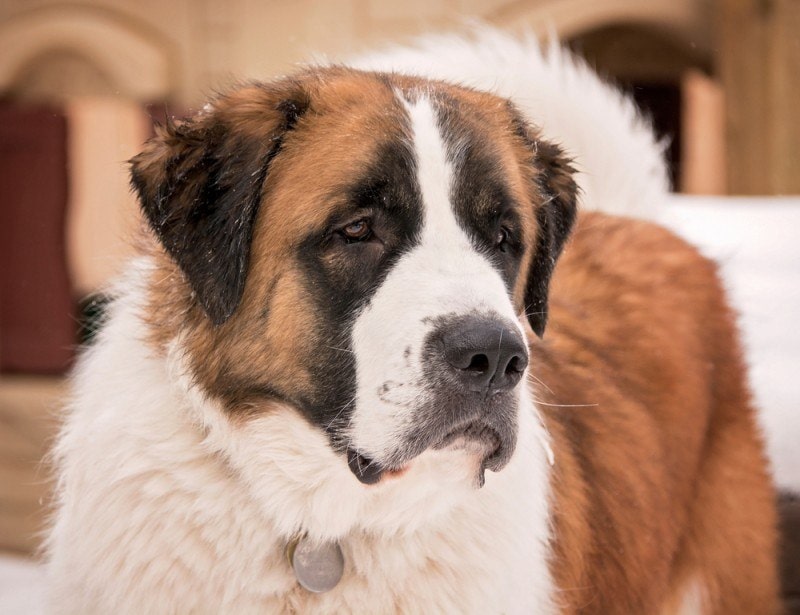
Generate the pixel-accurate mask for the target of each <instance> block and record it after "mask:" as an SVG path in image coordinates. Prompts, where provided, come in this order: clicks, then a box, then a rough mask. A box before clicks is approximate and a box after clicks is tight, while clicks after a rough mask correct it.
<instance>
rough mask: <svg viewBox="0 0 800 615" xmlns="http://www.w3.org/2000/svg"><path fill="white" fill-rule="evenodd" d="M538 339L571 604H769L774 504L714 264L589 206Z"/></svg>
mask: <svg viewBox="0 0 800 615" xmlns="http://www.w3.org/2000/svg"><path fill="white" fill-rule="evenodd" d="M550 301H551V321H550V326H549V327H550V328H549V331H548V334H547V335H546V336H545V340H544V341H543V342H540V341H538V340H536V339H535V338H532V340H531V349H532V352H533V355H532V359H531V367H532V373H533V374H534V376H535V378H536V381H537V382H536V383H535V387H536V389H537V398H538V399H540V400H541V401H542V402H544V404H552V405H542V406H541V407H542V409H543V411H544V413H545V417H546V422H547V426H548V428H549V429H550V431H551V433H552V435H553V438H554V449H555V454H556V464H555V478H554V487H555V499H554V515H555V519H554V528H555V536H556V542H555V553H554V557H553V563H552V566H553V571H554V573H555V575H556V580H557V585H558V587H560V589H561V593H560V599H561V600H562V603H563V605H564V611H565V612H567V613H575V612H582V613H589V612H591V613H626V614H627V613H658V612H660V608H662V605H664V604H671V605H672V606H673V607H675V606H677V604H679V603H680V600H681V598H682V594H683V592H684V591H685V590H687V589H688V588H689V584H690V583H691V582H697V583H698V587H699V588H701V590H702V591H703V592H704V594H705V598H706V600H705V605H706V609H707V610H706V611H705V612H707V613H720V614H723V613H724V614H726V615H727V614H737V613H740V614H742V615H745V614H757V613H776V612H777V611H778V604H777V602H776V596H777V582H776V569H775V540H776V535H775V532H776V530H775V523H776V519H775V509H774V501H773V491H772V486H771V483H770V478H769V475H768V472H767V464H766V460H765V458H764V453H763V447H762V442H761V438H760V436H759V434H758V430H757V427H756V423H755V415H754V410H753V407H752V404H751V401H750V397H749V393H748V391H747V388H746V375H745V369H744V365H743V361H742V356H741V350H740V348H739V346H738V343H737V341H736V330H735V325H734V317H733V315H732V313H731V312H730V310H729V309H728V307H727V305H726V304H725V301H724V297H723V293H722V290H721V288H720V284H719V281H718V279H717V276H716V271H715V268H714V266H713V265H712V264H711V263H710V262H709V261H707V260H706V259H704V258H702V257H701V256H700V255H699V254H698V253H697V252H696V251H695V250H694V249H693V248H691V247H689V246H687V245H686V244H685V243H683V242H682V241H680V240H679V239H677V238H675V237H674V236H672V235H671V234H670V233H668V232H666V231H664V230H663V229H661V228H658V227H655V226H652V225H649V224H646V223H642V222H635V221H631V220H624V219H617V218H610V217H607V216H604V215H601V214H586V215H584V216H582V218H581V220H580V223H579V225H578V228H577V229H576V232H575V235H574V237H573V240H572V243H571V245H570V246H569V247H568V248H567V249H566V250H565V253H564V255H563V256H562V260H561V261H560V263H559V265H558V266H557V269H556V274H555V277H554V280H553V286H552V290H551V295H550Z"/></svg>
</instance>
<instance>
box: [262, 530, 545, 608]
mask: <svg viewBox="0 0 800 615" xmlns="http://www.w3.org/2000/svg"><path fill="white" fill-rule="evenodd" d="M467 526H468V524H463V523H458V522H456V523H455V524H454V527H451V528H450V531H448V530H447V529H446V528H443V529H442V530H440V531H430V532H422V533H420V535H417V536H408V537H403V538H400V537H398V538H395V539H392V540H374V539H369V538H365V537H360V538H351V539H350V540H348V541H347V542H346V543H344V544H343V545H342V546H343V549H342V550H343V552H344V555H345V571H344V575H343V577H342V579H341V581H340V582H339V584H338V585H337V586H336V587H335V588H334V589H333V590H331V591H329V592H326V593H324V594H313V593H311V592H308V591H306V590H304V589H302V588H300V587H299V586H297V585H296V584H295V583H294V579H293V578H292V575H291V572H290V571H289V569H288V568H287V569H286V579H285V582H286V586H291V589H290V590H289V591H287V592H285V593H281V594H280V595H278V596H275V600H274V601H270V602H272V604H270V605H268V606H269V607H270V610H275V611H280V612H286V613H293V612H294V613H307V612H313V613H341V612H369V613H396V612H403V613H430V612H439V613H517V612H519V613H523V612H524V613H530V612H536V613H546V612H548V611H549V597H550V596H549V591H547V590H548V589H549V588H548V587H547V585H549V582H548V581H547V580H546V579H542V578H537V575H539V574H540V566H539V565H538V564H539V563H538V562H536V561H534V558H535V557H536V554H537V553H538V552H539V549H538V548H537V545H536V544H535V541H534V540H533V537H530V536H528V537H525V536H519V535H517V536H514V535H513V534H514V532H513V528H509V527H508V526H506V527H505V528H502V527H496V528H494V530H496V531H486V529H485V528H484V529H479V528H477V527H476V528H474V532H466V531H463V530H466V529H467ZM453 530H455V531H453ZM509 531H510V532H511V534H509ZM478 534H480V535H478Z"/></svg>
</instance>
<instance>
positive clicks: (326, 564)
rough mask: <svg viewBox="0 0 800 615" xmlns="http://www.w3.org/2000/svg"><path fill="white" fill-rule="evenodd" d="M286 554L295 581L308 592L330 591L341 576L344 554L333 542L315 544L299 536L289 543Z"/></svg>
mask: <svg viewBox="0 0 800 615" xmlns="http://www.w3.org/2000/svg"><path fill="white" fill-rule="evenodd" d="M287 554H288V556H289V561H290V562H291V564H292V569H293V570H294V576H295V577H296V578H297V582H298V583H300V586H301V587H303V588H305V589H307V590H308V591H310V592H313V593H315V594H321V593H323V592H327V591H330V590H332V589H333V588H334V587H336V585H337V584H338V583H339V581H340V580H341V578H342V574H343V572H344V555H342V549H341V547H339V545H338V544H337V543H335V542H328V543H325V544H322V545H315V544H313V543H312V542H311V541H310V540H307V539H306V538H300V539H298V540H297V541H295V542H293V543H292V544H290V545H289V547H288V553H287Z"/></svg>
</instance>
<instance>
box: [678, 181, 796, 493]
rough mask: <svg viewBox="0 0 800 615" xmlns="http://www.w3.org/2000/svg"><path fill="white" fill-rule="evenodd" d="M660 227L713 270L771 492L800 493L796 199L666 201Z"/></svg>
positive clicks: (709, 198)
mask: <svg viewBox="0 0 800 615" xmlns="http://www.w3.org/2000/svg"><path fill="white" fill-rule="evenodd" d="M665 222H666V224H667V225H668V226H670V227H671V228H673V229H674V230H675V231H677V232H678V233H679V234H681V235H682V236H683V237H685V238H686V239H688V240H689V241H691V242H692V243H694V244H695V245H697V246H698V247H700V248H701V250H702V251H703V253H704V254H706V256H709V257H711V258H713V259H714V260H716V261H717V262H718V263H719V264H720V267H721V271H722V275H723V279H724V280H725V283H726V286H727V288H728V291H729V296H730V300H731V302H732V303H733V305H734V307H735V308H736V309H737V310H738V311H739V313H740V327H741V329H742V333H743V337H744V342H745V347H746V349H747V358H748V362H749V364H750V377H751V383H752V387H753V391H754V394H755V398H756V402H757V403H758V406H759V409H760V417H761V424H762V426H763V427H764V431H765V434H766V438H767V447H768V450H769V455H770V458H771V459H772V464H773V470H774V472H775V477H776V480H777V482H778V486H779V487H782V488H786V489H793V490H794V491H797V492H800V198H798V197H791V198H789V197H787V198H775V197H771V198H743V197H733V198H731V197H725V198H720V197H717V198H714V197H673V198H672V200H671V204H670V207H669V211H668V212H667V216H666V220H665Z"/></svg>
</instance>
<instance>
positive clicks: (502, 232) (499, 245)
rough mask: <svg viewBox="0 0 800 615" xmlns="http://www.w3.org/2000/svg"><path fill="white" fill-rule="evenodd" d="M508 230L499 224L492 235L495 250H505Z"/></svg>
mask: <svg viewBox="0 0 800 615" xmlns="http://www.w3.org/2000/svg"><path fill="white" fill-rule="evenodd" d="M508 240H509V231H508V229H507V228H506V227H505V226H501V227H500V228H499V229H498V230H497V232H496V233H495V235H494V247H495V249H496V250H500V251H501V252H505V251H506V250H507V249H508Z"/></svg>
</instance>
